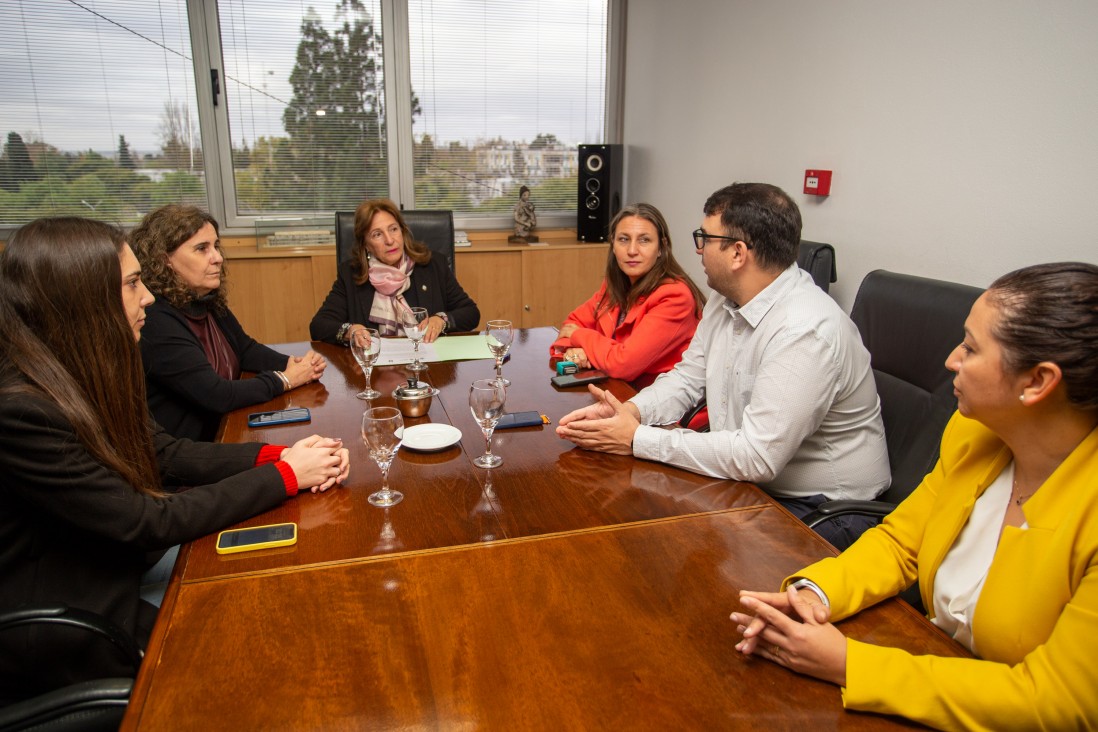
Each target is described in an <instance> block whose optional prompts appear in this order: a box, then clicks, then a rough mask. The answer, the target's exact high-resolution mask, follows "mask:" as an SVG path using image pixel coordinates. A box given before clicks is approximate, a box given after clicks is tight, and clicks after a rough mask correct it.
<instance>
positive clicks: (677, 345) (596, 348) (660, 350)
mask: <svg viewBox="0 0 1098 732" xmlns="http://www.w3.org/2000/svg"><path fill="white" fill-rule="evenodd" d="M610 231H611V236H610V251H609V253H608V254H607V256H606V278H605V279H604V280H603V283H602V287H600V288H599V290H598V292H596V293H595V294H594V295H593V296H592V297H591V299H589V300H588V301H587V302H585V303H584V304H583V305H580V306H579V307H578V308H576V309H575V310H573V311H572V313H571V314H570V315H569V316H568V317H567V318H566V319H565V321H564V324H563V325H562V326H561V328H560V337H559V338H558V339H557V340H556V342H554V343H553V345H552V348H551V353H552V354H553V355H555V356H560V357H562V358H564V359H566V360H568V361H573V362H575V363H576V364H577V365H578V366H580V367H581V368H589V367H590V368H596V369H601V370H603V371H605V372H606V373H607V374H609V375H610V376H613V377H615V378H618V379H625V380H626V381H632V382H633V385H634V386H635V387H636V388H638V389H641V388H643V387H645V386H648V385H649V384H651V383H652V382H653V381H654V380H655V378H656V377H657V376H659V375H660V374H662V373H664V372H665V371H670V370H671V369H672V368H673V367H674V366H675V364H676V363H678V362H679V360H680V359H681V358H682V353H683V351H685V350H686V347H687V346H688V345H690V339H691V338H693V337H694V330H695V329H696V328H697V326H698V321H699V320H700V319H701V312H702V307H704V305H705V297H704V296H703V295H702V294H701V291H700V290H699V289H698V286H697V285H695V284H694V281H693V280H691V279H690V275H688V274H686V271H685V270H683V268H682V266H681V265H679V263H678V262H677V261H675V255H674V252H673V251H672V249H671V234H670V232H669V231H668V228H667V221H666V220H665V219H664V218H663V214H661V213H660V212H659V209H657V208H656V207H655V206H652V205H651V204H648V203H638V204H635V205H633V206H626V207H625V208H623V209H622V210H621V211H619V212H618V214H617V215H616V216H615V217H614V219H613V220H612V221H611V222H610Z"/></svg>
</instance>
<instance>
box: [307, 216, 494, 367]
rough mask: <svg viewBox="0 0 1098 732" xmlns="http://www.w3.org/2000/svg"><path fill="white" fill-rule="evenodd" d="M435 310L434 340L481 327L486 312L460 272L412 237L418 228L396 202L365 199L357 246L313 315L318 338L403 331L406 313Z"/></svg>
mask: <svg viewBox="0 0 1098 732" xmlns="http://www.w3.org/2000/svg"><path fill="white" fill-rule="evenodd" d="M413 307H421V308H426V309H427V312H428V313H430V314H431V315H430V318H429V319H428V321H427V333H426V335H425V336H424V338H423V340H424V342H426V343H430V342H432V341H433V340H435V339H436V338H438V337H439V336H440V335H442V334H443V333H445V332H446V331H461V330H475V329H476V327H477V325H478V324H479V323H480V310H479V309H478V308H477V304H476V303H475V302H473V300H472V298H470V297H469V296H468V295H467V294H465V290H463V289H461V285H459V284H458V281H457V279H456V278H455V277H454V273H453V272H451V271H450V268H449V267H447V266H446V263H445V262H442V261H440V260H439V259H432V257H431V250H429V249H428V248H427V247H426V246H424V245H423V244H421V243H420V242H417V241H415V240H414V239H412V232H411V231H410V230H409V229H408V225H407V224H405V223H404V217H403V216H401V215H400V210H399V209H398V208H397V207H396V204H394V203H393V202H392V201H390V200H388V199H383V198H378V199H374V200H371V201H364V202H363V203H362V204H360V205H359V207H358V209H357V210H356V211H355V246H354V249H352V250H351V257H350V259H348V260H347V261H345V262H340V263H339V269H338V271H337V274H336V281H335V283H334V284H333V285H332V291H331V292H329V293H328V297H327V298H325V300H324V304H323V305H321V306H320V310H318V311H317V313H316V315H314V316H313V320H312V322H311V323H310V324H309V332H310V334H311V335H312V337H313V340H317V341H326V342H328V343H335V344H337V345H344V346H345V345H347V344H348V342H349V341H350V337H351V333H353V332H354V331H355V330H357V329H359V328H374V329H376V330H377V331H378V332H380V333H381V334H382V335H400V334H401V333H402V330H401V325H400V314H401V312H402V311H404V310H406V309H408V308H413Z"/></svg>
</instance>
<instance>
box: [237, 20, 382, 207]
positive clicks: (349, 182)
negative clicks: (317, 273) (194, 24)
mask: <svg viewBox="0 0 1098 732" xmlns="http://www.w3.org/2000/svg"><path fill="white" fill-rule="evenodd" d="M218 11H219V12H218V15H219V24H220V35H221V54H222V63H223V69H224V74H225V84H224V91H225V99H226V109H227V113H228V126H229V138H230V142H231V148H232V154H231V157H232V168H233V182H234V183H235V201H234V202H233V203H234V204H235V211H236V213H237V215H240V216H248V215H253V216H254V215H263V214H277V213H283V212H293V213H301V212H306V213H308V212H331V211H338V210H349V209H351V210H353V209H354V208H355V207H356V206H357V205H358V204H359V203H360V202H362V201H363V200H364V199H366V198H375V197H380V196H387V195H388V194H389V165H388V155H387V149H386V124H385V94H384V85H385V76H384V64H383V54H382V50H383V45H382V40H383V37H382V24H381V22H382V18H381V7H380V2H378V0H372V1H371V0H325V1H321V2H311V3H306V2H301V0H219V2H218Z"/></svg>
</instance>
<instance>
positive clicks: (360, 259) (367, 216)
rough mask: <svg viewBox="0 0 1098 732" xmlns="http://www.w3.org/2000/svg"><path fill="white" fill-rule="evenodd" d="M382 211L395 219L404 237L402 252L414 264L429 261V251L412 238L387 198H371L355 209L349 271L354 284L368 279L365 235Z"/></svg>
mask: <svg viewBox="0 0 1098 732" xmlns="http://www.w3.org/2000/svg"><path fill="white" fill-rule="evenodd" d="M382 211H384V212H385V213H387V214H389V215H390V216H392V217H393V218H394V219H396V221H397V223H398V224H400V231H401V234H402V235H403V237H404V251H405V253H407V255H408V256H409V257H410V258H411V260H412V261H413V262H415V263H416V264H427V263H428V262H430V261H431V250H430V249H428V248H427V245H426V244H422V243H420V242H418V241H416V240H415V239H413V238H412V230H411V229H409V228H408V224H406V223H404V217H403V216H401V215H400V209H399V208H397V205H396V204H395V203H393V202H392V201H390V200H389V199H388V198H373V199H370V200H369V201H363V202H362V203H360V204H359V205H358V208H357V209H355V247H354V249H352V250H351V269H352V270H353V271H354V273H355V284H358V285H361V284H362V283H363V282H365V281H366V280H368V279H369V278H370V250H369V248H367V246H366V235H367V234H368V233H370V224H372V223H373V222H374V216H376V215H377V214H379V213H381V212H382Z"/></svg>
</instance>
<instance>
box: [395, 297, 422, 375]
mask: <svg viewBox="0 0 1098 732" xmlns="http://www.w3.org/2000/svg"><path fill="white" fill-rule="evenodd" d="M427 317H428V316H427V308H409V309H407V310H405V311H404V313H403V314H402V315H401V324H402V325H403V326H404V335H406V336H408V340H410V341H411V342H412V348H413V350H415V354H416V357H415V360H414V361H412V363H411V364H410V365H409V366H408V368H409V369H411V370H412V371H426V370H427V364H425V363H423V362H422V361H420V360H419V342H420V341H422V340H423V336H424V335H426V333H427Z"/></svg>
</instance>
